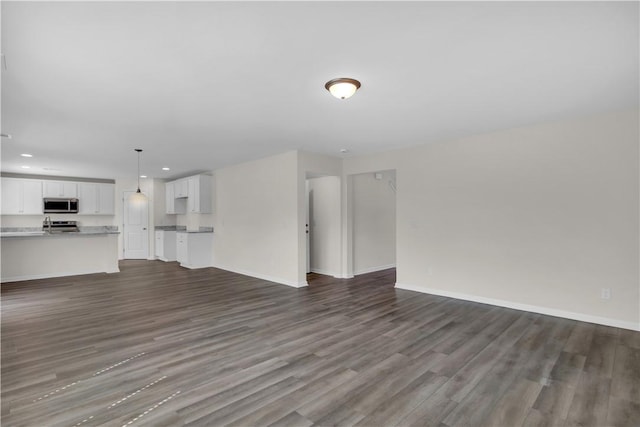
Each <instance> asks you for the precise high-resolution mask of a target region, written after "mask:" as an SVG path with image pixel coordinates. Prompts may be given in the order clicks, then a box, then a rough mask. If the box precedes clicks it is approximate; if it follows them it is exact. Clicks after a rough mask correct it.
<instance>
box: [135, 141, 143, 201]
mask: <svg viewBox="0 0 640 427" xmlns="http://www.w3.org/2000/svg"><path fill="white" fill-rule="evenodd" d="M135 151H136V152H137V153H138V191H136V193H140V153H141V152H142V150H141V149H140V148H136V149H135Z"/></svg>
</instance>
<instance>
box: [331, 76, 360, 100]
mask: <svg viewBox="0 0 640 427" xmlns="http://www.w3.org/2000/svg"><path fill="white" fill-rule="evenodd" d="M324 87H325V89H327V90H328V91H329V92H331V95H333V96H335V97H336V98H338V99H347V98H351V97H352V96H353V94H354V93H356V91H357V90H358V89H360V82H359V81H357V80H356V79H350V78H347V77H342V78H339V79H333V80H329V81H328V82H327V83H325V85H324Z"/></svg>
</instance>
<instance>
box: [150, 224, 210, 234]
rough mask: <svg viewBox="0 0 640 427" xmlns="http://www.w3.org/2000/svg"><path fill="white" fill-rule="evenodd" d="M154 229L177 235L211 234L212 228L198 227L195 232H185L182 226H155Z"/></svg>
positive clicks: (185, 229)
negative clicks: (173, 232) (174, 232)
mask: <svg viewBox="0 0 640 427" xmlns="http://www.w3.org/2000/svg"><path fill="white" fill-rule="evenodd" d="M155 229H156V230H158V231H160V230H162V231H176V232H178V233H213V227H199V228H198V229H197V230H187V227H185V226H184V225H156V226H155Z"/></svg>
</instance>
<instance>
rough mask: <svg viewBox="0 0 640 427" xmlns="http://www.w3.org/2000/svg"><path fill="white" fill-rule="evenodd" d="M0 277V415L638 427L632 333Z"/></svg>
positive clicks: (135, 273)
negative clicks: (4, 281) (10, 280)
mask: <svg viewBox="0 0 640 427" xmlns="http://www.w3.org/2000/svg"><path fill="white" fill-rule="evenodd" d="M121 269H122V272H121V273H117V274H112V275H106V274H95V275H86V276H76V277H66V278H58V279H49V280H38V281H32V282H22V283H9V284H3V286H2V425H3V426H5V427H8V426H49V425H52V426H93V425H110V426H134V427H135V426H138V425H152V426H179V425H198V426H218V425H235V426H269V425H274V426H275V425H277V426H301V427H302V426H310V425H322V426H328V425H359V426H393V425H402V426H405V425H406V426H413V425H416V426H417V425H431V426H469V425H472V426H481V425H484V426H509V427H512V426H513V427H515V426H521V425H523V426H540V425H549V426H556V425H557V426H564V425H566V426H577V425H581V426H639V425H640V333H637V332H631V331H625V330H621V329H615V328H609V327H603V326H596V325H593V324H588V323H581V322H575V321H570V320H565V319H560V318H554V317H549V316H542V315H536V314H531V313H527V312H521V311H516V310H509V309H504V308H498V307H493V306H489V305H483V304H476V303H470V302H465V301H458V300H454V299H449V298H443V297H436V296H430V295H425V294H419V293H414V292H410V291H402V290H395V289H394V288H393V283H394V279H395V278H394V275H395V272H394V270H388V271H384V272H378V273H371V274H366V275H362V276H358V277H357V278H355V279H352V280H338V279H333V278H329V277H326V276H318V275H311V276H310V280H311V286H310V287H309V288H306V289H294V288H289V287H287V286H283V285H277V284H273V283H269V282H265V281H264V280H259V279H254V278H249V277H246V276H241V275H237V274H233V273H229V272H225V271H222V270H216V269H202V270H191V271H190V270H186V269H182V268H180V267H178V266H177V265H176V264H175V263H163V262H159V261H127V262H123V263H122V264H121Z"/></svg>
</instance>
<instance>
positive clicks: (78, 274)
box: [1, 268, 120, 283]
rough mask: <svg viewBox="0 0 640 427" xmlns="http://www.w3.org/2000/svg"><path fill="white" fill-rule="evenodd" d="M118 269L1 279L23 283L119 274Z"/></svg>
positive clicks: (5, 281) (3, 281) (4, 281)
mask: <svg viewBox="0 0 640 427" xmlns="http://www.w3.org/2000/svg"><path fill="white" fill-rule="evenodd" d="M119 272H120V269H117V268H116V269H115V270H109V271H104V270H101V271H95V270H87V271H74V272H73V273H51V274H30V275H26V276H14V277H3V278H2V280H1V281H2V283H7V282H24V281H26V280H40V279H53V278H56V277H66V276H82V275H84V274H98V273H107V274H112V273H119Z"/></svg>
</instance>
